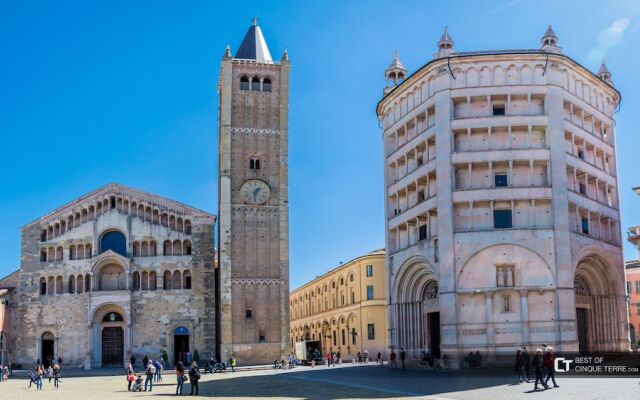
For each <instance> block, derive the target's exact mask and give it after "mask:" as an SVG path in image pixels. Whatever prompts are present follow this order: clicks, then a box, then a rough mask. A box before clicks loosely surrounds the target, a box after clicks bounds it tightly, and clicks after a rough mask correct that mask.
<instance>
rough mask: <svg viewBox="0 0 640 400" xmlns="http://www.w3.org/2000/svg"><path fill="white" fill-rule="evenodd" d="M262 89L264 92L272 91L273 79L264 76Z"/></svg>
mask: <svg viewBox="0 0 640 400" xmlns="http://www.w3.org/2000/svg"><path fill="white" fill-rule="evenodd" d="M262 91H263V92H270V91H271V79H270V78H264V79H263V80H262Z"/></svg>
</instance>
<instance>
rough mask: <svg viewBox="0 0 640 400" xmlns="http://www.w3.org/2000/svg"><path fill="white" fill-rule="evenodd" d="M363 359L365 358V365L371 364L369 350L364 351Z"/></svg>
mask: <svg viewBox="0 0 640 400" xmlns="http://www.w3.org/2000/svg"><path fill="white" fill-rule="evenodd" d="M363 358H364V363H365V364H369V350H367V349H365V350H364V356H363Z"/></svg>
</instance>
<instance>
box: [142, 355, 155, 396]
mask: <svg viewBox="0 0 640 400" xmlns="http://www.w3.org/2000/svg"><path fill="white" fill-rule="evenodd" d="M145 374H146V376H147V377H146V379H145V380H144V391H145V392H146V391H147V385H148V386H149V391H150V392H152V391H153V377H154V376H155V374H156V367H155V366H154V365H153V360H149V363H148V364H147V369H146V370H145Z"/></svg>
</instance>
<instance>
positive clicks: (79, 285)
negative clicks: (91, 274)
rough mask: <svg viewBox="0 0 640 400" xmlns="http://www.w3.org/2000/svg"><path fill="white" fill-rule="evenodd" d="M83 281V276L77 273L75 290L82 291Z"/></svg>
mask: <svg viewBox="0 0 640 400" xmlns="http://www.w3.org/2000/svg"><path fill="white" fill-rule="evenodd" d="M83 282H84V278H83V276H82V275H78V276H77V277H76V292H78V293H82V292H83V287H82V286H83V285H82V284H83Z"/></svg>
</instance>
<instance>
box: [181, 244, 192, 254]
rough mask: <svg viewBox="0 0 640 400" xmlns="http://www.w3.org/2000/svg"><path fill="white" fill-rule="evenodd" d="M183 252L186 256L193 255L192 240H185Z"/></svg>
mask: <svg viewBox="0 0 640 400" xmlns="http://www.w3.org/2000/svg"><path fill="white" fill-rule="evenodd" d="M182 252H183V253H184V255H185V256H190V255H191V242H190V241H188V240H185V241H184V243H183V248H182Z"/></svg>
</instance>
